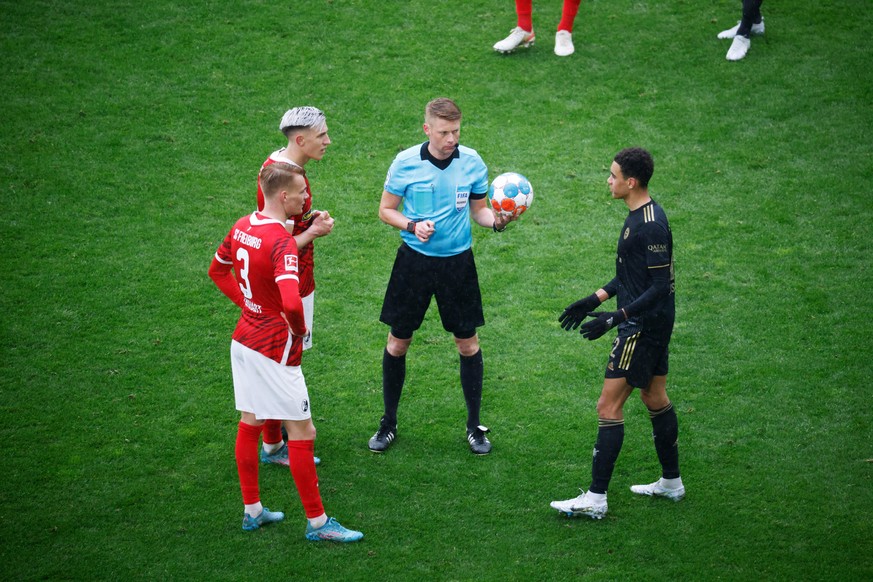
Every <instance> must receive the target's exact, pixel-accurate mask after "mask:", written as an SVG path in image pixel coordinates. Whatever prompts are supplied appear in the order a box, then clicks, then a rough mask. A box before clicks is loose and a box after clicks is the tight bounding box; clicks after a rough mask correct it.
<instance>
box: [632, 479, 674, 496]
mask: <svg viewBox="0 0 873 582" xmlns="http://www.w3.org/2000/svg"><path fill="white" fill-rule="evenodd" d="M630 490H631V491H632V492H634V493H636V494H637V495H649V496H651V497H664V498H666V499H670V500H671V501H681V500H682V498H683V497H685V486H684V485H683V484H682V477H677V478H676V479H664V478H663V477H661V478H660V479H658V480H657V481H655V482H654V483H649V484H648V485H631V488H630Z"/></svg>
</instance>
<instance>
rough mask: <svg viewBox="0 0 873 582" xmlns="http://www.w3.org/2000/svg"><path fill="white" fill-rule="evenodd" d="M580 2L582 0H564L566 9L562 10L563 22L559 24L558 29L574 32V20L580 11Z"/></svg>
mask: <svg viewBox="0 0 873 582" xmlns="http://www.w3.org/2000/svg"><path fill="white" fill-rule="evenodd" d="M579 2H581V0H564V9H563V10H562V11H561V22H560V24H558V30H566V31H567V32H573V21H574V20H576V13H577V12H579Z"/></svg>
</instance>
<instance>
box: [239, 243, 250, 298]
mask: <svg viewBox="0 0 873 582" xmlns="http://www.w3.org/2000/svg"><path fill="white" fill-rule="evenodd" d="M236 260H237V261H239V262H241V263H242V267H240V270H239V277H240V279H242V282H241V283H240V284H239V290H240V291H242V294H243V297H245V298H246V299H251V298H252V288H251V284H250V283H249V252H248V251H247V250H245V249H244V248H242V247H240V248H238V249H236Z"/></svg>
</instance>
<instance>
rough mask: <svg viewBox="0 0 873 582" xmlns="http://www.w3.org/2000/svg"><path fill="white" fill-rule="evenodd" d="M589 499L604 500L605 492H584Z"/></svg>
mask: <svg viewBox="0 0 873 582" xmlns="http://www.w3.org/2000/svg"><path fill="white" fill-rule="evenodd" d="M585 495H586V496H587V497H588V499H590V500H591V501H606V493H593V492H591V491H589V492H588V493H586V494H585Z"/></svg>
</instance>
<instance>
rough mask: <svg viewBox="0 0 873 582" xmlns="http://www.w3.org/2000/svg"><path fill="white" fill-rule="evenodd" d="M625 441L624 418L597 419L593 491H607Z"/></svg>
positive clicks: (592, 476)
mask: <svg viewBox="0 0 873 582" xmlns="http://www.w3.org/2000/svg"><path fill="white" fill-rule="evenodd" d="M623 443H624V420H611V419H606V418H598V419H597V442H595V443H594V459H593V460H592V461H591V487H590V488H589V489H590V491H591V492H592V493H606V490H607V489H609V481H610V479H612V470H613V469H614V468H615V461H616V460H617V459H618V454H619V453H620V452H621V445H622V444H623Z"/></svg>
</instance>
